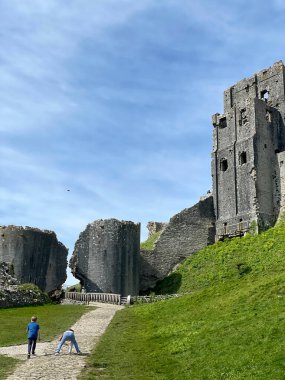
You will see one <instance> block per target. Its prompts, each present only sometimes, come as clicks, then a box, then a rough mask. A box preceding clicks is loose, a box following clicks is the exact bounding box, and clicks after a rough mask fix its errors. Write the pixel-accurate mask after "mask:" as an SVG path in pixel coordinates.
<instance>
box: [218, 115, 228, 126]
mask: <svg viewBox="0 0 285 380" xmlns="http://www.w3.org/2000/svg"><path fill="white" fill-rule="evenodd" d="M226 126H227V119H226V118H225V117H222V118H221V119H220V123H219V127H220V128H226Z"/></svg>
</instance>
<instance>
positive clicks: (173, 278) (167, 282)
mask: <svg viewBox="0 0 285 380" xmlns="http://www.w3.org/2000/svg"><path fill="white" fill-rule="evenodd" d="M181 282H182V275H181V274H180V273H175V272H173V273H171V274H170V275H169V276H167V277H166V278H164V279H163V280H161V281H159V282H158V283H157V284H156V287H155V288H154V289H153V291H154V292H155V293H156V294H175V293H178V291H179V289H180V287H181Z"/></svg>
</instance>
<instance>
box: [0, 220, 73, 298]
mask: <svg viewBox="0 0 285 380" xmlns="http://www.w3.org/2000/svg"><path fill="white" fill-rule="evenodd" d="M67 253H68V251H67V248H66V247H65V246H64V245H63V244H62V243H60V242H59V241H58V240H57V237H56V234H55V233H54V232H52V231H46V230H44V231H43V230H40V229H37V228H31V227H16V226H7V227H0V262H1V261H5V262H7V263H10V264H12V265H13V268H14V273H15V277H16V278H17V279H18V281H19V282H20V283H21V284H24V283H33V284H35V285H37V286H38V287H39V288H40V289H41V290H42V291H45V292H52V291H54V290H55V289H59V288H61V286H62V284H63V283H64V282H65V280H66V268H67Z"/></svg>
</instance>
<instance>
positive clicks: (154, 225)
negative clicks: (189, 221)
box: [147, 222, 167, 237]
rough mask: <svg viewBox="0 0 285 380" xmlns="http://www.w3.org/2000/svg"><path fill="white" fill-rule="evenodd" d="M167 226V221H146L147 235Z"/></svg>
mask: <svg viewBox="0 0 285 380" xmlns="http://www.w3.org/2000/svg"><path fill="white" fill-rule="evenodd" d="M166 226H167V223H161V222H148V224H147V229H148V237H150V236H152V235H154V234H155V233H157V232H159V231H161V230H163V229H164V228H165V227H166Z"/></svg>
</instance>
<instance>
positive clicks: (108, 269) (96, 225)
mask: <svg viewBox="0 0 285 380" xmlns="http://www.w3.org/2000/svg"><path fill="white" fill-rule="evenodd" d="M139 250H140V224H135V223H133V222H127V221H119V220H116V219H107V220H96V221H94V222H93V223H90V224H88V225H87V227H86V229H85V230H84V231H83V232H82V233H81V234H80V236H79V239H78V240H77V242H76V244H75V249H74V252H73V255H72V258H71V260H70V268H71V271H72V273H73V275H74V276H75V277H76V278H78V279H79V280H80V282H81V284H82V285H83V286H84V287H85V289H86V291H87V292H103V293H117V294H121V295H123V296H126V295H128V294H131V295H137V294H138V286H139V285H138V280H139V271H138V264H139Z"/></svg>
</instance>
